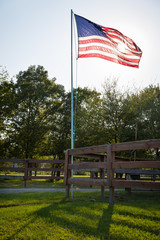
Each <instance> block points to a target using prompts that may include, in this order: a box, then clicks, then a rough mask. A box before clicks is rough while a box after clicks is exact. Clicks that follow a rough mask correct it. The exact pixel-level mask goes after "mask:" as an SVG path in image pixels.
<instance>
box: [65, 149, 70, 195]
mask: <svg viewBox="0 0 160 240" xmlns="http://www.w3.org/2000/svg"><path fill="white" fill-rule="evenodd" d="M69 163H71V156H69V154H68V150H67V151H66V154H65V168H64V184H66V197H67V198H69V196H70V187H71V185H70V184H68V178H70V177H71V170H68V164H69Z"/></svg>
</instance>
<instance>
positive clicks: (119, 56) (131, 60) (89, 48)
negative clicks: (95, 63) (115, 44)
mask: <svg viewBox="0 0 160 240" xmlns="http://www.w3.org/2000/svg"><path fill="white" fill-rule="evenodd" d="M91 50H98V51H101V52H106V53H111V54H114V55H116V56H117V57H118V58H120V59H123V60H125V61H128V62H133V63H139V59H131V58H127V57H125V56H123V55H120V54H116V53H115V51H114V50H112V49H108V48H104V47H100V46H89V47H80V48H79V52H82V51H84V52H85V51H91ZM102 54H103V53H102Z"/></svg>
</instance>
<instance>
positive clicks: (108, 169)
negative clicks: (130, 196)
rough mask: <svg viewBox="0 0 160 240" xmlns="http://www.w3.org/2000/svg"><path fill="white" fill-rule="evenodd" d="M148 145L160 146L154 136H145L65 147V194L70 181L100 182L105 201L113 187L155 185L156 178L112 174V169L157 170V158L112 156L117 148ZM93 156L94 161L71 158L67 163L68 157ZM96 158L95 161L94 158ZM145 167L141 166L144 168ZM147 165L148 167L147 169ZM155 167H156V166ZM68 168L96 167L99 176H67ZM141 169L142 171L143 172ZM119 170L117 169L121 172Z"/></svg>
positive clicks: (157, 186) (159, 163) (157, 184)
mask: <svg viewBox="0 0 160 240" xmlns="http://www.w3.org/2000/svg"><path fill="white" fill-rule="evenodd" d="M149 148H160V139H156V140H145V141H134V142H124V143H114V144H106V145H101V146H92V147H84V148H76V149H69V150H67V151H66V155H65V171H64V183H65V184H66V196H67V197H69V196H70V186H71V184H74V185H85V186H91V185H93V186H101V193H102V195H103V196H104V188H105V187H108V188H109V193H110V195H109V203H110V204H111V205H112V204H113V203H114V189H115V187H123V188H126V189H130V188H135V187H136V188H147V189H159V190H160V181H157V180H156V178H155V177H154V179H151V180H149V181H148V180H147V181H146V179H139V180H131V179H124V178H116V177H115V173H116V172H120V171H121V170H122V172H124V173H125V172H126V173H127V172H131V171H132V173H136V171H139V172H138V174H140V173H143V174H145V175H147V174H148V175H151V174H152V175H154V176H156V175H157V174H160V171H159V170H160V159H158V160H156V161H155V160H149V161H146V160H136V161H134V160H133V161H129V159H128V161H127V159H123V158H117V157H115V154H116V152H118V151H128V150H138V149H149ZM72 156H73V157H76V159H77V158H83V159H84V158H87V159H94V162H93V161H92V162H91V160H88V161H86V162H84V161H74V163H73V164H71V157H72ZM95 160H97V162H95ZM144 169H145V170H144ZM149 169H151V170H149ZM156 169H157V170H156ZM71 170H74V171H79V170H83V171H86V172H91V171H99V173H100V177H99V178H96V179H92V178H83V177H81V178H78V177H71ZM143 171H145V172H143ZM122 172H121V173H122Z"/></svg>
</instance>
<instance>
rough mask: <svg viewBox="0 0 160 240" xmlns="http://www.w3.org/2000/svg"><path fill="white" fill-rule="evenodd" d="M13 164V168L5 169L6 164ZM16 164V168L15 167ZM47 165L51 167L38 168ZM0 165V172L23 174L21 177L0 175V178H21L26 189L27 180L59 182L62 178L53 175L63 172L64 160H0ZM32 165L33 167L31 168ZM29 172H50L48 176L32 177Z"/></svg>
mask: <svg viewBox="0 0 160 240" xmlns="http://www.w3.org/2000/svg"><path fill="white" fill-rule="evenodd" d="M9 162H10V163H13V166H12V167H11V166H9V167H6V166H5V165H6V164H8V163H9ZM15 163H16V166H15ZM46 163H49V164H51V166H52V167H47V168H44V167H40V165H41V164H42V165H43V164H46ZM0 164H3V165H4V166H0V171H11V172H23V173H24V175H23V176H17V175H16V176H13V175H9V176H7V175H6V176H5V175H0V178H23V179H24V186H25V187H26V182H27V180H28V179H50V180H54V179H55V180H60V179H63V178H64V177H63V176H62V175H61V176H56V175H55V174H52V173H53V172H54V173H57V172H59V173H61V174H62V173H63V172H64V160H43V159H0ZM18 165H22V167H19V166H18ZM32 165H34V167H33V166H32ZM58 165H59V167H57V166H58ZM62 166H63V167H62ZM29 172H34V173H35V172H51V175H50V176H43V175H42V176H33V174H32V175H29ZM59 175H60V174H59Z"/></svg>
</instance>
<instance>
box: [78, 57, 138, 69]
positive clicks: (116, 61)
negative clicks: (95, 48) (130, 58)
mask: <svg viewBox="0 0 160 240" xmlns="http://www.w3.org/2000/svg"><path fill="white" fill-rule="evenodd" d="M78 57H79V58H85V57H98V58H103V59H105V60H109V61H111V62H115V63H119V64H122V65H125V66H128V67H134V68H138V65H137V64H135V65H132V64H129V63H126V62H123V61H121V60H119V59H115V58H111V57H108V56H104V55H101V54H98V53H96V54H95V53H90V54H80V55H79V56H78Z"/></svg>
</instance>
